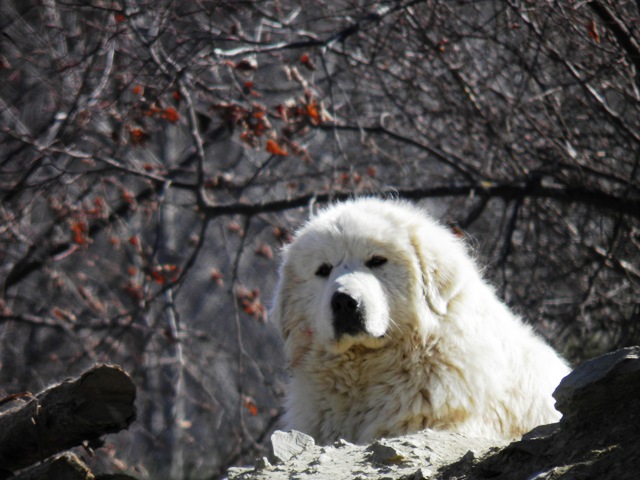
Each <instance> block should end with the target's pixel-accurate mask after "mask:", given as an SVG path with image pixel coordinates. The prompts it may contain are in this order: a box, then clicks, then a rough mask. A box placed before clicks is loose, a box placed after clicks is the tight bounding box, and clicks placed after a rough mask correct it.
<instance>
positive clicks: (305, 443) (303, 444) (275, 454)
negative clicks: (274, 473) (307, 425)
mask: <svg viewBox="0 0 640 480" xmlns="http://www.w3.org/2000/svg"><path fill="white" fill-rule="evenodd" d="M315 444H316V442H315V441H314V440H313V437H310V436H309V435H306V434H304V433H302V432H297V431H295V430H294V431H292V432H282V431H280V430H277V431H275V432H274V433H273V435H271V457H272V459H273V460H274V461H275V462H276V463H287V462H288V461H289V460H291V459H292V458H294V457H296V456H298V455H300V454H301V453H302V452H304V451H305V450H307V449H310V448H312V447H313V446H315Z"/></svg>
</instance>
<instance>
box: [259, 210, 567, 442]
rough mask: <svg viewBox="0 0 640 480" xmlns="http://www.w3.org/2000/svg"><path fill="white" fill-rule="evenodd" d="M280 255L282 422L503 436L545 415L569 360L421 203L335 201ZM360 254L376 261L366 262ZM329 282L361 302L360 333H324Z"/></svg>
mask: <svg viewBox="0 0 640 480" xmlns="http://www.w3.org/2000/svg"><path fill="white" fill-rule="evenodd" d="M283 255H284V258H283V263H282V267H281V270H280V280H279V282H278V286H277V290H276V294H275V300H274V305H273V308H272V311H271V317H272V319H273V321H274V322H275V323H276V325H277V326H278V327H279V328H280V331H281V333H282V336H283V338H284V340H285V349H286V353H287V356H288V358H289V361H290V364H291V370H292V379H291V384H290V386H289V391H288V398H287V405H286V415H285V420H286V423H287V426H288V428H291V429H296V430H300V431H302V432H305V433H307V434H309V435H312V436H313V437H314V438H315V439H316V441H318V442H320V443H329V442H332V441H334V440H336V439H338V438H345V439H347V440H349V441H352V442H357V443H363V442H367V441H370V440H371V439H373V438H377V437H381V436H393V435H401V434H406V433H410V432H415V431H418V430H421V429H425V428H433V429H441V430H451V431H457V432H462V433H466V434H469V435H473V436H482V437H499V438H512V437H517V436H520V435H522V434H523V433H525V432H526V431H528V430H530V429H531V428H533V427H535V426H536V425H539V424H544V423H551V422H554V421H557V420H558V419H559V417H560V414H559V413H558V412H557V411H556V410H555V409H554V407H553V398H552V396H551V393H552V392H553V390H554V388H555V387H556V386H557V385H558V383H559V382H560V380H561V379H562V377H564V376H565V375H566V374H568V373H569V367H568V366H567V364H566V363H565V361H564V360H562V359H561V358H560V357H559V356H558V355H557V354H556V352H555V351H554V350H553V349H552V348H551V347H549V346H548V345H547V344H546V343H544V342H543V340H542V339H540V338H539V337H538V336H537V335H535V334H534V332H533V331H532V330H531V328H530V327H529V326H527V325H525V324H524V323H523V322H522V321H521V320H520V318H518V317H517V316H515V315H514V314H513V313H512V312H510V311H509V309H508V308H507V307H506V306H505V305H504V304H503V303H502V302H501V301H500V300H499V299H498V298H497V297H496V295H495V293H494V291H493V290H492V288H491V287H489V286H488V285H487V283H486V282H485V281H484V280H483V279H482V277H481V275H480V273H479V271H478V268H477V266H476V265H475V263H474V262H473V261H472V259H471V258H470V257H469V255H468V254H467V251H466V248H465V246H464V244H463V242H461V241H460V240H459V239H458V238H457V237H455V236H454V235H453V234H451V233H450V232H449V231H448V229H446V228H444V227H442V226H441V225H439V224H438V223H437V222H435V221H434V220H432V219H431V218H430V217H429V216H427V215H426V214H425V213H424V212H423V211H422V210H420V209H418V208H416V207H414V206H411V205H410V204H408V203H403V202H400V201H389V200H387V201H385V200H377V199H371V198H368V199H359V200H353V201H349V202H345V203H341V204H336V205H334V206H332V207H329V208H328V209H326V210H324V211H323V212H321V213H320V214H318V215H317V216H316V217H315V218H313V219H311V220H310V221H309V222H308V223H307V224H306V225H305V226H304V227H303V228H301V229H300V231H299V232H298V233H297V234H296V236H295V239H294V241H293V243H292V244H291V245H289V246H288V247H287V248H286V249H285V251H284V254H283ZM374 256H379V257H384V258H386V259H387V260H388V261H387V263H385V264H384V265H381V266H377V267H371V268H369V267H367V266H366V263H367V262H368V261H369V260H370V259H371V258H372V257H374ZM322 264H327V265H331V266H332V267H333V268H332V270H331V273H330V275H329V276H327V277H326V278H325V277H322V276H319V275H317V274H316V272H317V270H318V267H319V266H320V265H322ZM336 291H340V292H343V293H346V294H349V295H350V296H352V297H353V298H354V299H356V300H357V302H358V305H359V306H360V307H362V308H363V309H364V311H365V318H364V329H365V331H364V332H362V333H358V334H356V335H343V336H341V337H340V338H336V335H335V332H334V327H333V323H332V310H331V306H330V302H331V297H332V295H333V294H334V292H336Z"/></svg>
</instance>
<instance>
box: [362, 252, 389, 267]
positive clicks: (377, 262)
mask: <svg viewBox="0 0 640 480" xmlns="http://www.w3.org/2000/svg"><path fill="white" fill-rule="evenodd" d="M385 263H387V259H386V258H384V257H380V256H378V255H374V256H373V257H371V258H370V259H369V260H368V261H367V262H366V263H365V265H366V266H367V267H369V268H377V267H381V266H382V265H384V264H385Z"/></svg>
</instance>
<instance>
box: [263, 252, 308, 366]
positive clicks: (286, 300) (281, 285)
mask: <svg viewBox="0 0 640 480" xmlns="http://www.w3.org/2000/svg"><path fill="white" fill-rule="evenodd" d="M294 285H295V273H294V272H293V271H292V269H291V268H290V267H289V266H287V263H286V262H285V263H284V264H283V266H282V268H281V269H280V278H279V279H278V284H277V286H276V291H275V294H274V298H273V302H272V305H271V309H270V311H269V318H270V320H271V321H272V322H273V324H274V325H275V326H276V327H277V328H278V330H279V331H280V335H281V336H282V339H283V340H284V349H285V353H286V355H287V359H288V360H289V363H290V365H291V367H292V368H295V367H296V366H297V365H298V364H299V363H300V362H301V361H302V359H303V358H304V356H305V355H306V353H307V352H308V351H309V348H310V346H311V340H312V336H313V333H312V330H311V328H310V327H309V326H308V325H306V322H305V321H304V318H303V316H302V314H301V312H299V311H298V310H300V309H299V308H296V305H297V302H298V301H299V300H296V299H295V298H293V297H292V292H294V288H293V286H294Z"/></svg>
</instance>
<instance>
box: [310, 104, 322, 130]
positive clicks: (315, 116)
mask: <svg viewBox="0 0 640 480" xmlns="http://www.w3.org/2000/svg"><path fill="white" fill-rule="evenodd" d="M307 115H309V116H310V117H311V120H312V121H313V124H314V125H318V124H319V123H320V113H319V112H318V103H317V102H312V103H310V104H309V105H307Z"/></svg>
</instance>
